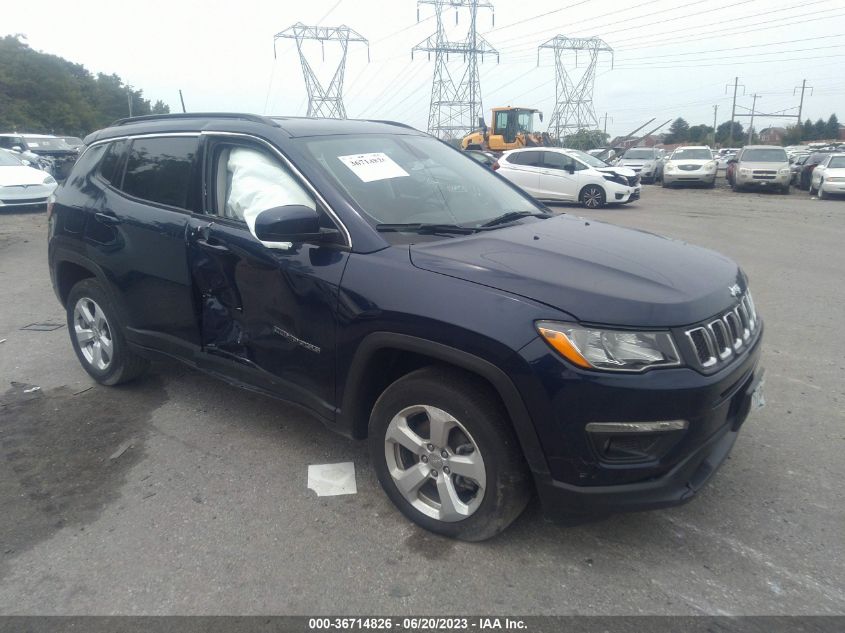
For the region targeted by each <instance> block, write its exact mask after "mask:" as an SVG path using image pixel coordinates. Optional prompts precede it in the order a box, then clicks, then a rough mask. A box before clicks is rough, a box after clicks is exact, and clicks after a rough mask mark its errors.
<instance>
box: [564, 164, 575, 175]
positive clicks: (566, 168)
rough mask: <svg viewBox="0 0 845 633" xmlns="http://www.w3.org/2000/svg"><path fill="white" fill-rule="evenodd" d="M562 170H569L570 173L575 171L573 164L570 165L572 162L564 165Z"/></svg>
mask: <svg viewBox="0 0 845 633" xmlns="http://www.w3.org/2000/svg"><path fill="white" fill-rule="evenodd" d="M563 171H565V172H569V173H570V174H574V173H575V165H572V164H569V165H564V166H563Z"/></svg>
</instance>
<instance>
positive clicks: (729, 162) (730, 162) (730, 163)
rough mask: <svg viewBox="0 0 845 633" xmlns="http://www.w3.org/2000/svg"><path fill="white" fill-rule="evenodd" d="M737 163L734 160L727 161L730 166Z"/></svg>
mask: <svg viewBox="0 0 845 633" xmlns="http://www.w3.org/2000/svg"><path fill="white" fill-rule="evenodd" d="M737 162H739V161H737V159H736V158H731V159H730V160H728V165H732V164H734V163H737Z"/></svg>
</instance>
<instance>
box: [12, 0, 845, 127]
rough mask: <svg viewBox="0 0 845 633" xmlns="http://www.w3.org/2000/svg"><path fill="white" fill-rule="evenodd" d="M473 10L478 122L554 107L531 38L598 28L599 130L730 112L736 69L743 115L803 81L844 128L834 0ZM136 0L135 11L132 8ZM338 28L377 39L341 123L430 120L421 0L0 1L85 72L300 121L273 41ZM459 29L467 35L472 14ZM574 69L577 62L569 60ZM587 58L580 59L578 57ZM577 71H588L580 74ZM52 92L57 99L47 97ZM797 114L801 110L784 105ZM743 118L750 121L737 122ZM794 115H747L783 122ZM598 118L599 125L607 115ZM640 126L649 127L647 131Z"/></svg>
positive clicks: (499, 5) (190, 103)
mask: <svg viewBox="0 0 845 633" xmlns="http://www.w3.org/2000/svg"><path fill="white" fill-rule="evenodd" d="M492 2H493V4H494V6H495V27H494V26H493V19H492V14H491V12H490V11H489V10H481V11H479V17H478V30H479V31H480V32H481V34H482V35H483V36H484V37H485V38H486V39H487V40H488V41H489V42H490V44H491V45H492V46H494V47H495V48H496V49H498V50H499V52H500V62H499V63H498V64H497V63H496V61H495V58H492V57H488V58H485V60H484V63H483V65H482V67H481V89H482V95H483V102H484V108H485V110H486V114H485V117H486V118H487V119H488V120H489V109H490V108H491V107H493V106H498V105H525V106H532V107H537V108H540V109H541V110H543V112H544V113H545V114H546V122H548V120H549V115H551V113H552V111H553V109H554V102H555V90H554V64H553V59H552V54H551V52H548V51H545V52H544V53H543V55H541V58H540V64H539V66H538V65H537V46H538V45H539V44H540V43H542V42H544V41H546V40H548V39H549V38H551V37H554V36H555V35H557V34H563V35H567V36H571V37H587V36H598V37H601V38H603V39H604V40H605V41H606V42H607V43H608V44H609V45H610V46H611V47H612V48H613V49H614V50H615V61H614V67H613V68H611V65H610V56H609V55H604V56H603V57H602V61H601V63H600V66H599V69H598V73H597V78H596V82H595V93H594V104H595V110H596V113H597V115H598V116H599V117H603V115H604V113H605V112H607V113H608V117H609V119H608V124H607V128H608V132H609V133H611V134H612V135H616V134H623V133H627V132H630V131H631V130H633V129H634V128H635V127H637V126H639V125H641V124H642V123H645V122H646V121H647V120H648V119H650V118H652V117H656V121H655V122H654V124H652V125H651V126H650V127H654V126H655V125H657V124H658V123H661V122H663V121H664V120H666V119H669V118H674V117H677V116H683V117H684V118H685V119H686V120H687V121H688V122H689V123H690V124H693V125H694V124H697V123H707V124H712V122H713V106H714V105H718V107H719V110H718V120H719V121H720V122H721V121H724V120H727V119H729V118H730V108H731V94H726V84H730V83H732V82H733V79H734V77H735V76H739V78H740V83H741V84H744V86H745V88H744V92H745V95H744V96H743V89H742V88H740V90H739V95H740V96H739V97H738V100H737V103H738V106H741V107H738V112H746V111H747V110H743V109H742V107H745V108H749V109H750V107H751V95H752V94H753V93H755V92H756V93H757V94H759V95H760V99H759V100H758V110H762V111H764V112H770V113H774V112H778V111H782V110H787V109H789V108H794V107H795V106H797V105H798V97H797V96H794V95H793V90H794V89H795V87H796V86H800V85H801V81H802V79H805V78H806V79H807V85H808V86H812V87H813V89H814V92H813V94H812V95H810V92H809V90H808V91H807V97H806V98H805V103H804V115H803V116H802V118H803V119H806V118H808V117H809V118H812V119H813V120H815V119H817V118H818V117H823V118H825V119H827V117H828V116H829V115H830V114H831V112H835V111H837V110H838V112H837V114H838V116H839V117H840V119H841V120H843V121H845V107H842V105H845V73H843V70H842V69H843V65H845V2H843V0H806V1H802V2H801V3H796V2H795V1H794V0H626V1H621V0H492ZM130 7H131V8H130ZM300 21H301V22H303V23H305V24H308V25H313V24H317V23H319V24H320V25H321V26H337V25H340V24H345V25H347V26H349V27H350V28H352V29H355V30H356V31H358V32H359V33H361V34H362V35H363V36H364V37H366V38H368V39H369V41H370V46H369V49H370V61H369V63H368V62H367V47H366V46H363V45H361V44H351V45H350V49H349V55H348V58H347V68H346V85H345V90H344V92H345V95H346V98H345V102H346V108H347V112H348V114H349V116H350V117H369V118H389V119H395V120H400V121H404V122H406V123H410V124H411V125H414V126H415V127H418V128H421V129H425V127H426V124H427V120H428V103H429V97H430V93H431V79H432V72H433V68H434V63H433V60H432V61H428V60H427V59H426V55H425V54H417V55H415V57H414V60H413V61H412V60H411V54H410V49H411V48H412V47H413V46H414V45H415V44H417V43H419V42H421V41H422V40H424V39H425V38H426V37H427V36H428V35H430V34H432V33H433V32H434V30H435V21H434V19H433V7H432V6H430V5H424V6H422V7H421V8H420V22H419V23H417V7H416V2H415V0H381V1H379V0H340V1H338V0H310V1H309V2H302V1H300V0H297V1H296V2H291V1H288V0H266V1H265V0H237V1H235V0H226V1H224V0H167V1H166V2H164V1H161V0H147V2H144V3H134V4H132V5H128V4H123V3H120V2H114V0H108V1H107V0H76V1H74V2H68V0H39V2H37V3H35V4H33V3H32V2H10V1H4V2H3V8H2V20H0V34H3V35H5V34H14V33H22V34H24V35H26V37H27V40H28V42H29V44H30V45H31V46H32V47H33V48H35V49H38V50H42V51H45V52H48V53H53V54H56V55H60V56H62V57H65V58H67V59H69V60H71V61H74V62H77V63H81V64H83V65H84V66H86V67H87V68H88V69H89V70H91V71H92V72H105V73H116V74H118V75H120V76H121V77H122V78H123V79H124V81H126V82H127V83H129V84H131V85H133V86H134V87H136V88H141V89H143V90H144V94H145V96H146V97H148V98H150V99H152V100H156V99H162V100H163V101H165V102H166V103H168V104H169V105H170V107H171V110H172V111H178V110H179V109H180V105H179V95H178V90H179V89H180V88H181V89H182V91H183V92H184V95H185V102H186V106H187V108H188V110H204V111H215V110H223V111H230V110H231V111H245V112H255V113H259V114H261V113H266V114H288V115H304V114H305V112H306V105H307V104H306V93H305V85H304V82H303V79H302V72H301V68H300V63H299V57H298V54H297V52H296V49H295V47H294V46H293V44H292V43H291V41H290V40H285V41H280V42H279V43H278V44H277V52H278V55H277V58H276V59H274V57H273V36H274V34H276V33H277V32H279V31H282V30H284V29H286V28H287V27H289V26H290V25H292V24H293V23H295V22H300ZM448 21H449V23H450V24H451V25H452V26H451V29H452V31H451V32H452V35H453V36H455V37H458V36H459V35H461V34H465V32H466V28H467V21H468V20H467V13H466V12H465V11H464V12H463V13H461V15H460V21H459V24H458V25H457V26H454V11H451V10H450V11H449V19H448ZM308 52H309V59H310V60H311V63H312V66H313V67H314V69H315V71H316V72H317V73H318V74H320V75H321V76H322V77H325V76H326V75H327V73H330V72H331V71H333V69H334V64H336V63H337V59H338V58H337V52H336V51H334V50H333V49H332V46H331V45H330V44H327V45H326V50H325V53H326V58H325V62H324V61H322V57H321V52H320V46H319V44H315V45H314V46H313V47H312V48H311V49H309V51H308ZM572 62H573V65H574V59H573V60H572ZM582 62H583V60H582ZM572 72H573V73H575V74H576V75H577V74H578V73H579V72H581V69H576V68H574V67H573V69H572ZM56 97H57V98H61V95H56ZM791 112H795V110H792V111H791ZM739 120H740V121H741V122H742V123H743V124H744V125H747V123H748V119H747V118H743V119H739ZM788 122H789V120H788V119H773V118H767V117H762V118H761V119H759V122H758V121H755V127H756V128H757V129H761V128H762V127H764V126H767V125H785V124H787V123H788ZM602 123H603V122H602ZM646 129H648V128H646Z"/></svg>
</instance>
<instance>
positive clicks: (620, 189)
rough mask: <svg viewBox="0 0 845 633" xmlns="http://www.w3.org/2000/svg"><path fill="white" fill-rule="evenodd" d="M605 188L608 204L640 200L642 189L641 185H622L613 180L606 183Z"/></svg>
mask: <svg viewBox="0 0 845 633" xmlns="http://www.w3.org/2000/svg"><path fill="white" fill-rule="evenodd" d="M604 189H605V191H606V193H607V203H608V204H624V203H626V202H633V201H634V200H639V198H640V191H641V190H642V189H641V187H640V185H634V186H628V185H620V184H618V183H615V182H611V181H608V182H606V183H605V185H604Z"/></svg>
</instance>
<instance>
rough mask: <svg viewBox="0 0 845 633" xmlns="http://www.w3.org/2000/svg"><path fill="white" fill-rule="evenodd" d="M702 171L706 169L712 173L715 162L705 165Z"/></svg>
mask: <svg viewBox="0 0 845 633" xmlns="http://www.w3.org/2000/svg"><path fill="white" fill-rule="evenodd" d="M704 169H706V170H707V171H713V170H714V169H716V161H715V160H713V161H710V162H709V163H706V164H705V165H704Z"/></svg>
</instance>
